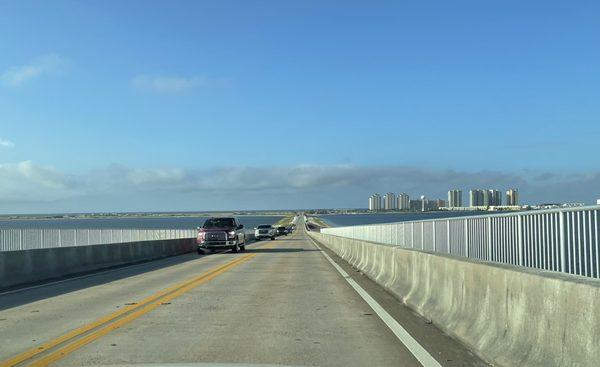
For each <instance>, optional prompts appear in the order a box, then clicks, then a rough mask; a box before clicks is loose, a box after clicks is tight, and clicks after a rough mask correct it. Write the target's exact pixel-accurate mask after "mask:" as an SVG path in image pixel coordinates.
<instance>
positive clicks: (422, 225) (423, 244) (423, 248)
mask: <svg viewBox="0 0 600 367" xmlns="http://www.w3.org/2000/svg"><path fill="white" fill-rule="evenodd" d="M421 250H425V223H424V222H421Z"/></svg>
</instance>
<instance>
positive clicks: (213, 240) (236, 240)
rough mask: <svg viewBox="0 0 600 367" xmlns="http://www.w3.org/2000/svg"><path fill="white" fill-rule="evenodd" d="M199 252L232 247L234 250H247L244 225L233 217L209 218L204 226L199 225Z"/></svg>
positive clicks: (197, 238)
mask: <svg viewBox="0 0 600 367" xmlns="http://www.w3.org/2000/svg"><path fill="white" fill-rule="evenodd" d="M196 243H197V244H198V254H199V255H202V254H204V253H206V252H211V251H212V250H221V249H223V250H226V249H230V250H232V251H233V252H239V251H245V250H246V236H245V234H244V225H243V224H240V223H239V221H238V220H237V219H236V218H233V217H212V218H208V219H207V220H206V221H205V222H204V224H203V225H202V227H198V237H196Z"/></svg>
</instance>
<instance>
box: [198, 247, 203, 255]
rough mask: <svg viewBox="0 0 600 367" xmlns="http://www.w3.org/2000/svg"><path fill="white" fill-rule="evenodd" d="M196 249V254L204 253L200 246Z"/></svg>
mask: <svg viewBox="0 0 600 367" xmlns="http://www.w3.org/2000/svg"><path fill="white" fill-rule="evenodd" d="M196 251H197V252H198V255H204V251H202V250H200V247H198V248H197V249H196Z"/></svg>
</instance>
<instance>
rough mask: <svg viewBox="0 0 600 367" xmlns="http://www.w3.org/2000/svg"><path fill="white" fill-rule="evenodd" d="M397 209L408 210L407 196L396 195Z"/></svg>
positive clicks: (403, 194)
mask: <svg viewBox="0 0 600 367" xmlns="http://www.w3.org/2000/svg"><path fill="white" fill-rule="evenodd" d="M398 209H400V210H410V197H409V196H408V194H405V193H402V194H400V195H398Z"/></svg>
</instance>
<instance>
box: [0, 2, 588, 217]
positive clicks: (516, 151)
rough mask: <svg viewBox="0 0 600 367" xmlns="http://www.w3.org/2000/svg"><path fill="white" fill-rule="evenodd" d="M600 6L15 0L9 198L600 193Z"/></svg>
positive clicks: (321, 198) (249, 201) (5, 94)
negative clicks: (483, 191)
mask: <svg viewBox="0 0 600 367" xmlns="http://www.w3.org/2000/svg"><path fill="white" fill-rule="evenodd" d="M565 9H568V11H565ZM599 12H600V3H598V2H576V3H552V4H548V3H541V2H536V1H534V2H525V3H523V2H497V3H485V4H483V3H481V4H480V3H473V2H461V1H459V2H453V3H448V2H437V3H436V4H433V3H428V2H427V3H423V2H413V3H409V2H397V1H382V2H377V3H371V2H343V3H341V2H308V3H307V2H304V1H285V2H282V1H272V0H266V1H264V2H260V3H257V2H252V1H233V2H211V3H209V2H197V1H186V0H183V1H181V2H178V3H177V4H176V5H175V4H172V3H170V2H160V1H157V2H139V1H136V0H133V1H127V2H125V3H123V2H117V1H111V0H107V1H103V2H100V3H96V2H85V1H83V2H82V1H79V2H72V1H66V0H56V1H52V2H34V3H31V2H27V1H25V2H23V1H16V0H9V1H3V2H1V3H0V14H2V19H3V21H2V22H0V44H1V45H2V52H1V54H0V121H1V123H0V214H8V213H57V212H99V211H124V212H127V211H182V210H189V211H196V210H236V209H240V210H249V209H259V210H261V209H289V208H306V207H309V208H344V207H364V206H365V204H366V203H365V198H366V197H368V196H369V195H371V194H372V193H374V192H379V193H381V194H382V195H383V194H385V193H386V192H388V191H394V192H396V193H398V192H400V190H401V191H402V192H405V193H407V194H408V195H410V196H411V197H413V198H416V197H417V196H420V195H421V194H425V195H427V196H428V197H431V198H444V199H447V191H448V190H449V189H451V188H460V189H461V190H462V191H463V204H465V203H466V201H467V196H468V190H470V189H472V188H490V187H492V188H493V187H496V188H498V189H502V190H505V189H507V188H510V187H518V188H519V194H520V195H521V198H522V200H521V201H522V202H521V203H522V204H535V203H541V202H585V203H588V204H593V203H595V202H596V200H597V199H598V198H600V158H599V157H598V154H597V151H596V149H597V148H596V146H595V144H594V142H596V141H598V140H599V139H600V121H599V119H600V104H599V103H597V101H598V100H600V88H598V86H599V85H600V74H599V73H597V72H593V71H594V70H597V66H598V65H599V64H600V48H598V47H596V43H597V40H598V39H600V23H599V22H598V21H597V14H598V13H599ZM573 40H577V42H574V41H573ZM524 55H526V57H524ZM254 137H259V138H260V139H258V141H257V140H254V139H253V138H254ZM503 199H504V195H503Z"/></svg>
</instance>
